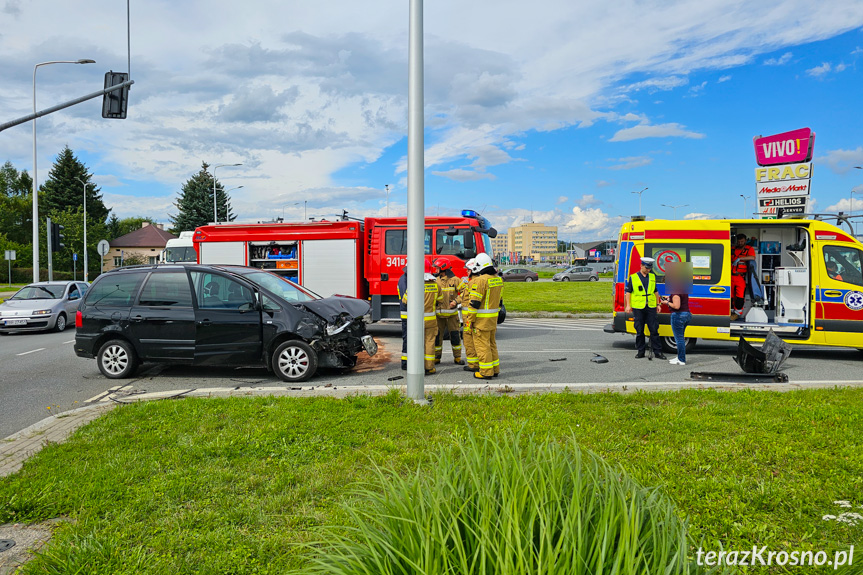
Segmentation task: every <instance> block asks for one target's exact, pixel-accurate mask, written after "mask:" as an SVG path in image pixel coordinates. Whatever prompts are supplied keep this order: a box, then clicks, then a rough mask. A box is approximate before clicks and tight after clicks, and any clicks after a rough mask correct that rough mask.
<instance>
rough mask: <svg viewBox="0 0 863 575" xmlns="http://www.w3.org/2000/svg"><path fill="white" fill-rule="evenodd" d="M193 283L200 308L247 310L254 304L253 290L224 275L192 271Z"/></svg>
mask: <svg viewBox="0 0 863 575" xmlns="http://www.w3.org/2000/svg"><path fill="white" fill-rule="evenodd" d="M192 284H193V285H194V286H195V296H196V299H197V302H198V307H199V308H200V309H224V310H235V311H247V310H249V309H251V308H250V307H249V306H250V305H251V306H254V302H255V295H254V293H253V292H252V290H251V289H249V288H248V287H246V286H244V285H243V284H241V283H240V282H238V281H236V280H233V279H231V278H228V277H225V276H223V275H219V274H213V273H208V272H192Z"/></svg>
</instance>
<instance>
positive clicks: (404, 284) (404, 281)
mask: <svg viewBox="0 0 863 575" xmlns="http://www.w3.org/2000/svg"><path fill="white" fill-rule="evenodd" d="M407 291H408V267H407V266H405V267H403V268H402V275H401V277H400V278H399V283H398V292H399V316H401V319H402V369H403V370H405V369H407V368H408V304H407V300H404V299H403V298H404V297H405V292H407Z"/></svg>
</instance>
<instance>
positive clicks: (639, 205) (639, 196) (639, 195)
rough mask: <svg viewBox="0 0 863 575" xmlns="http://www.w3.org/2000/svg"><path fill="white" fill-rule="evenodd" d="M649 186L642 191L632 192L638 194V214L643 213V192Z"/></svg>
mask: <svg viewBox="0 0 863 575" xmlns="http://www.w3.org/2000/svg"><path fill="white" fill-rule="evenodd" d="M646 190H647V188H644V189H643V190H641V191H640V192H632V193H633V194H638V215H639V216H640V215H641V194H643V193H644V192H645V191H646Z"/></svg>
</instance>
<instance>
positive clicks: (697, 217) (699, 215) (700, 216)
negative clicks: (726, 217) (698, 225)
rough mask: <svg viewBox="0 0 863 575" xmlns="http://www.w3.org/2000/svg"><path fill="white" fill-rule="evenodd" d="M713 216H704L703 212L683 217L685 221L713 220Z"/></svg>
mask: <svg viewBox="0 0 863 575" xmlns="http://www.w3.org/2000/svg"><path fill="white" fill-rule="evenodd" d="M712 218H713V216H711V215H710V214H703V213H701V212H690V213H688V214H686V215H685V216H683V219H684V220H709V219H712Z"/></svg>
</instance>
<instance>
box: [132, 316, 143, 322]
mask: <svg viewBox="0 0 863 575" xmlns="http://www.w3.org/2000/svg"><path fill="white" fill-rule="evenodd" d="M143 320H144V316H142V315H136V316H133V317H132V321H137V322H140V321H143Z"/></svg>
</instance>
